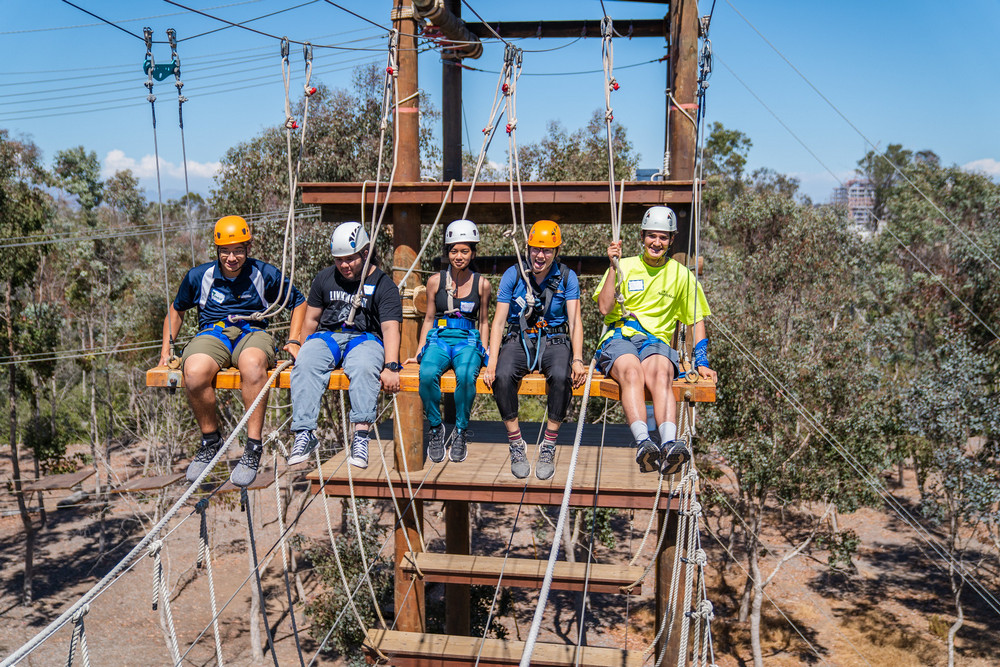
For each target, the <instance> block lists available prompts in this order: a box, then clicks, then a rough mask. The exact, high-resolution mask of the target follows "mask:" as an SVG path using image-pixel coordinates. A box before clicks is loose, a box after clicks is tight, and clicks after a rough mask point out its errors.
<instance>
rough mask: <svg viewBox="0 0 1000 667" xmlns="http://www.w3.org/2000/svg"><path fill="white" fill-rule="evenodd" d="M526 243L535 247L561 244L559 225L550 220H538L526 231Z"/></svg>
mask: <svg viewBox="0 0 1000 667" xmlns="http://www.w3.org/2000/svg"><path fill="white" fill-rule="evenodd" d="M528 245H529V246H534V247H535V248H558V247H559V246H561V245H562V234H561V233H560V232H559V225H557V224H556V223H555V222H553V221H552V220H539V221H538V222H536V223H535V224H533V225H532V226H531V231H530V232H528Z"/></svg>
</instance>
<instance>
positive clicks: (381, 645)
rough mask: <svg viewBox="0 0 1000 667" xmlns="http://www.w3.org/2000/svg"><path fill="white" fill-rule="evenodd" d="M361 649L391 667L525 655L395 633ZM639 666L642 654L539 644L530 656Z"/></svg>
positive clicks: (492, 645) (503, 661) (551, 665)
mask: <svg viewBox="0 0 1000 667" xmlns="http://www.w3.org/2000/svg"><path fill="white" fill-rule="evenodd" d="M364 647H365V649H366V651H368V652H370V653H374V648H376V647H377V648H378V649H379V650H380V651H381V652H382V653H384V654H386V655H388V656H389V658H390V664H391V665H393V667H430V666H432V665H434V666H442V667H443V666H448V667H451V666H453V665H455V666H457V665H473V664H478V665H479V667H506V666H507V665H517V664H519V663H520V660H521V654H522V653H523V652H524V642H519V641H511V640H505V639H485V640H484V639H481V638H479V637H456V636H454V635H430V634H421V633H416V632H399V631H395V630H368V635H367V637H366V639H365V642H364ZM642 663H643V660H642V651H625V650H623V649H617V648H599V647H593V646H573V645H570V644H545V643H539V644H536V645H535V649H534V652H533V653H532V656H531V664H532V665H533V666H534V667H556V666H560V667H561V666H563V665H565V666H566V667H571V666H576V667H639V666H640V665H642Z"/></svg>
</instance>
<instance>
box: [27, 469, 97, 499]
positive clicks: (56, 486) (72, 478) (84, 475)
mask: <svg viewBox="0 0 1000 667" xmlns="http://www.w3.org/2000/svg"><path fill="white" fill-rule="evenodd" d="M94 472H95V471H94V469H93V468H84V469H83V470H77V471H76V472H69V473H66V474H63V475H49V476H48V477H42V478H41V479H36V480H32V481H30V482H25V483H24V486H23V487H22V491H23V492H24V493H35V492H36V491H61V490H63V489H72V488H73V487H74V486H76V485H77V484H80V483H82V482H83V481H85V480H87V479H90V478H91V477H93V476H94Z"/></svg>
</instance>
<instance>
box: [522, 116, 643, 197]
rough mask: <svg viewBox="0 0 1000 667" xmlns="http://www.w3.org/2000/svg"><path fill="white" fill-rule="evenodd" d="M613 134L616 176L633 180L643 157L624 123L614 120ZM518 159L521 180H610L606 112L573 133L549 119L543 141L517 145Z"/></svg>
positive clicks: (616, 177)
mask: <svg viewBox="0 0 1000 667" xmlns="http://www.w3.org/2000/svg"><path fill="white" fill-rule="evenodd" d="M611 133H612V134H611V143H612V150H613V152H614V156H615V158H614V159H615V162H614V164H615V179H616V180H618V181H620V180H621V179H623V178H625V179H632V178H634V177H635V170H636V168H637V167H638V165H639V157H640V156H639V154H638V153H636V152H635V148H634V147H633V146H632V142H631V141H629V139H628V134H627V132H626V130H625V127H624V126H623V125H621V124H620V123H613V124H612V126H611ZM518 160H519V162H520V167H521V180H522V181H607V180H608V137H607V127H606V124H605V121H604V112H602V111H595V112H594V113H593V115H591V117H590V121H589V122H588V123H587V125H586V127H583V128H580V129H578V130H574V131H573V132H568V131H567V130H566V128H565V127H563V125H562V123H560V122H559V121H549V123H548V125H547V130H546V133H545V136H544V137H542V139H541V140H540V141H538V142H537V143H529V144H524V145H522V146H519V147H518ZM504 180H506V178H505V179H504Z"/></svg>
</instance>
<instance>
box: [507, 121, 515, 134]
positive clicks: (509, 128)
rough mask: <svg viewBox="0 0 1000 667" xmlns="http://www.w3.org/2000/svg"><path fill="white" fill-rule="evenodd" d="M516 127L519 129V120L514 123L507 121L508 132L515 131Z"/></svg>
mask: <svg viewBox="0 0 1000 667" xmlns="http://www.w3.org/2000/svg"><path fill="white" fill-rule="evenodd" d="M516 129H517V121H516V120H515V121H514V122H513V123H507V134H510V133H511V132H513V131H514V130H516Z"/></svg>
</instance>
